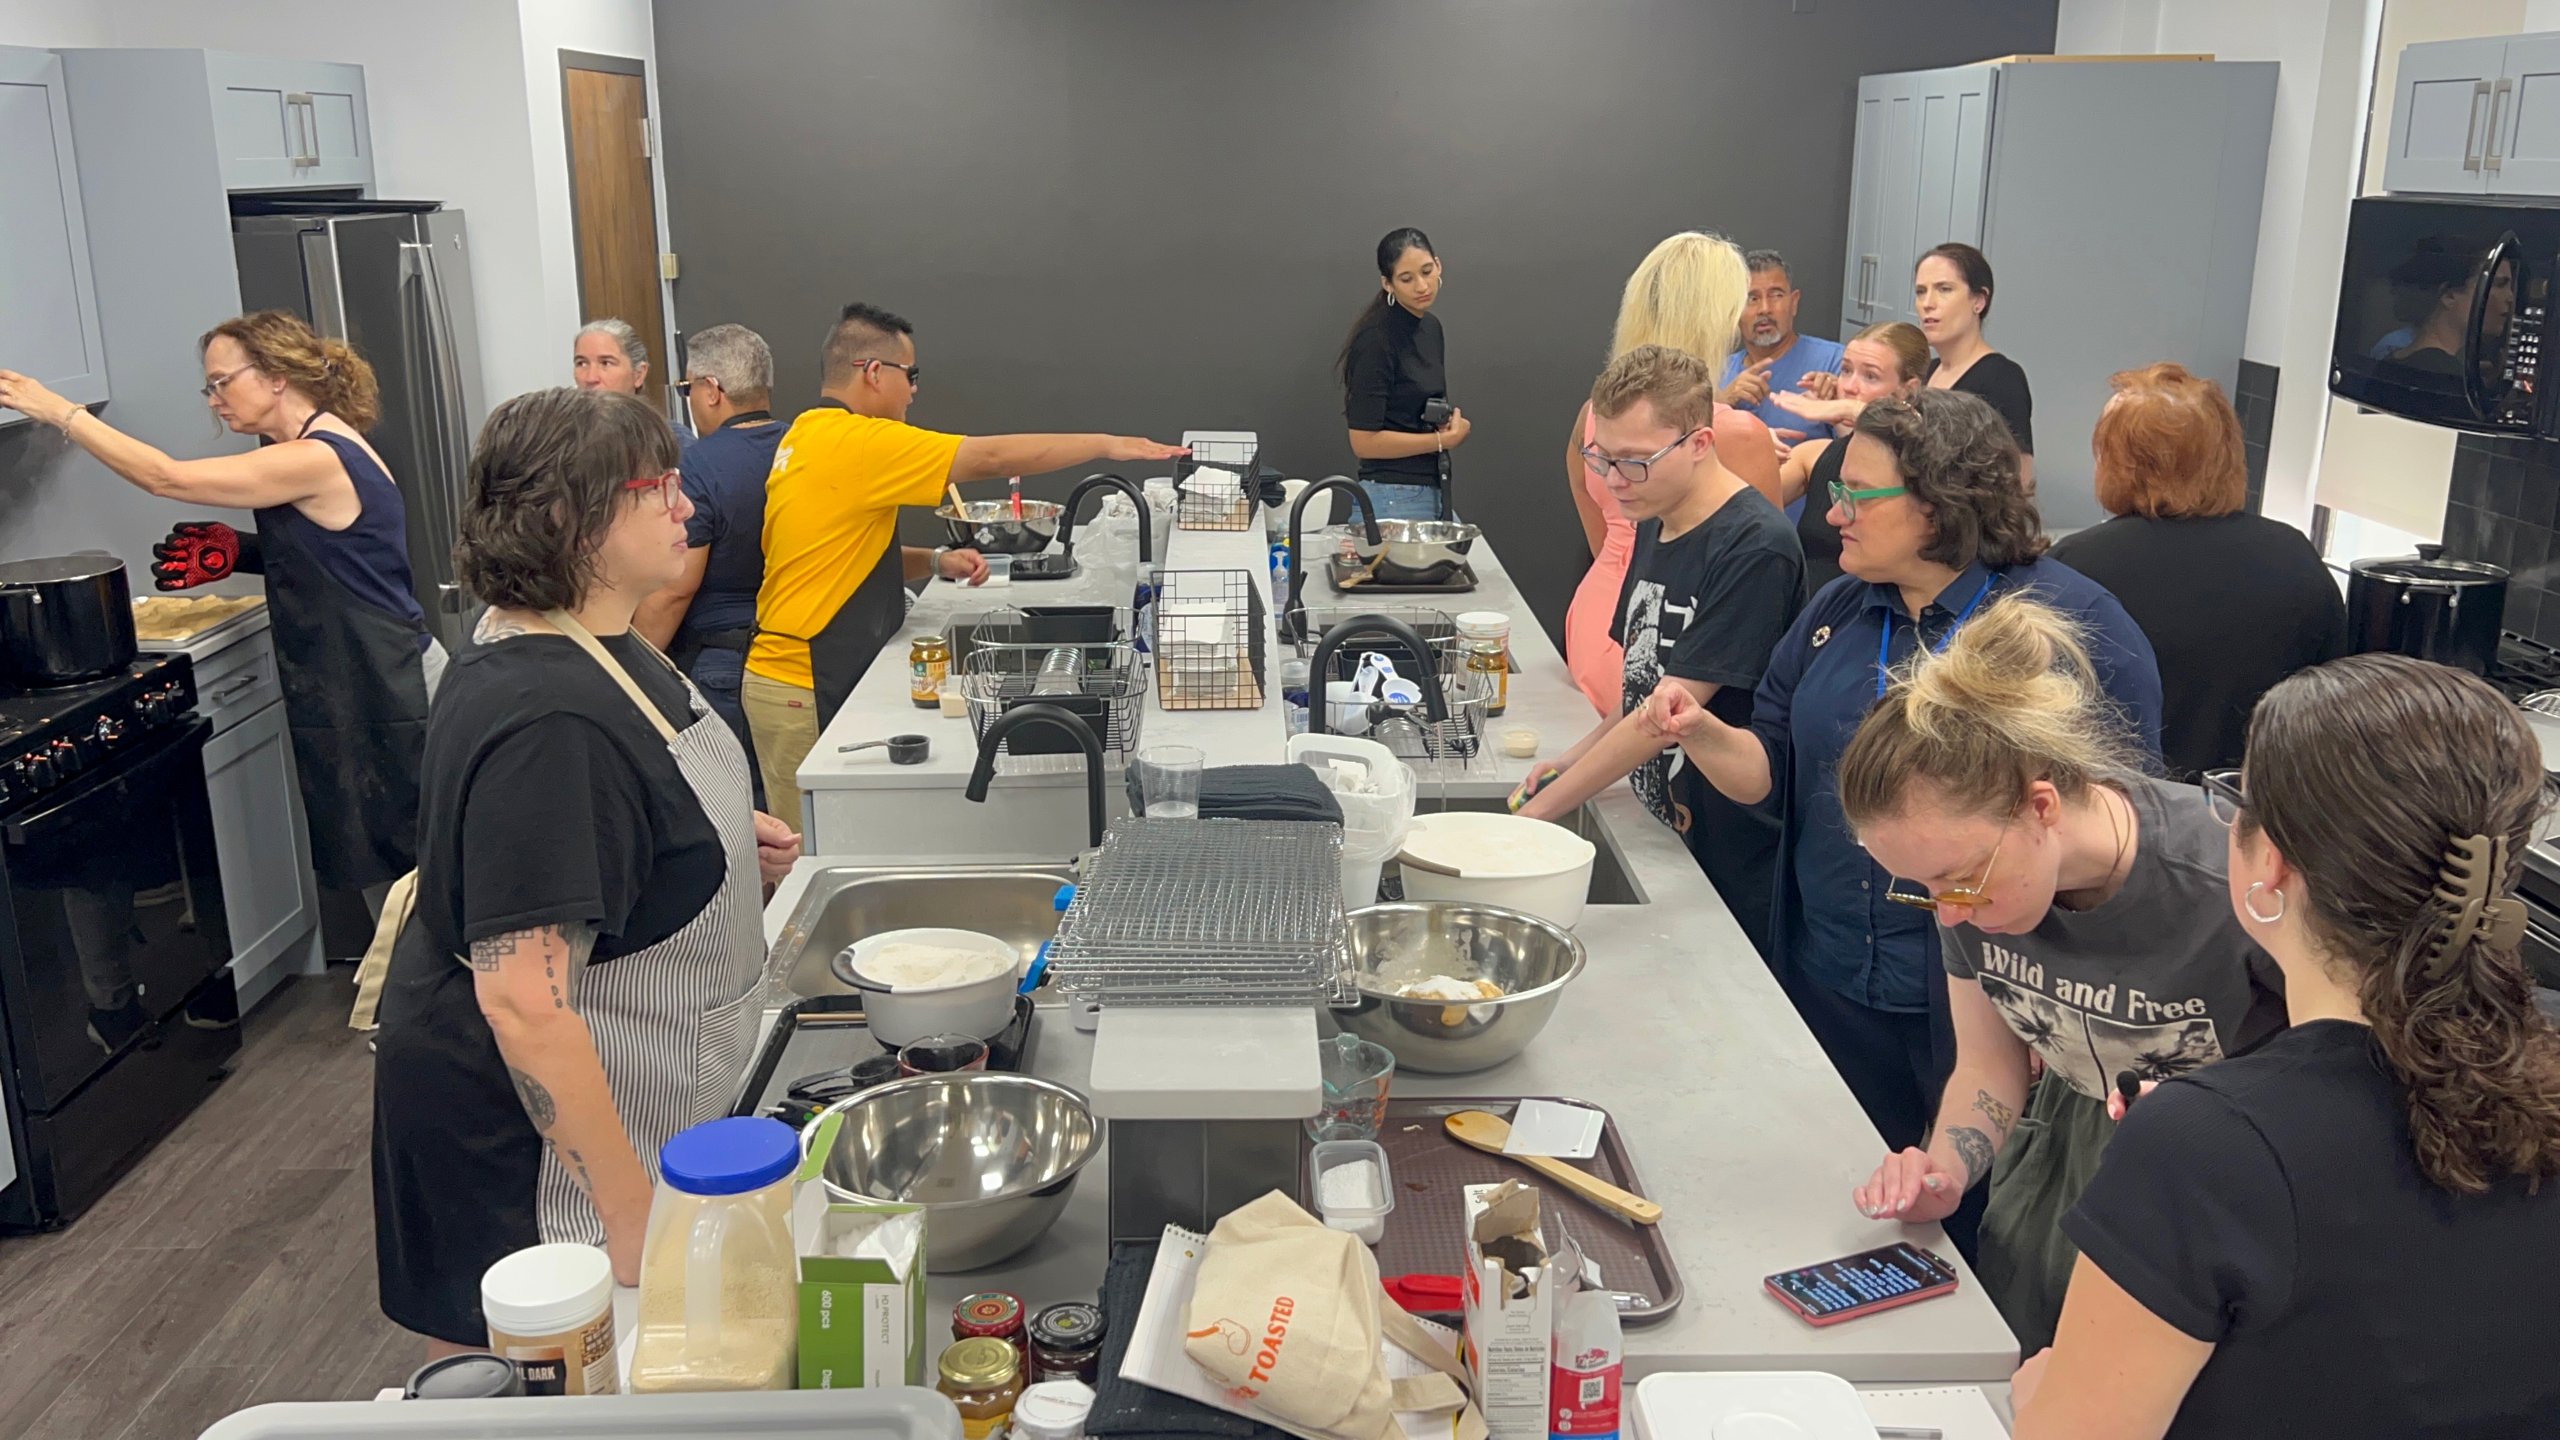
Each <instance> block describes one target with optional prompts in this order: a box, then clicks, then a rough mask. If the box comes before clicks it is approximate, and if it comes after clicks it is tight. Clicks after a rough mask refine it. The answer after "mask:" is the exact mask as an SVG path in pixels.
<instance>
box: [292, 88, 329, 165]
mask: <svg viewBox="0 0 2560 1440" xmlns="http://www.w3.org/2000/svg"><path fill="white" fill-rule="evenodd" d="M284 104H285V108H286V109H287V110H290V111H292V112H293V147H294V148H293V165H294V168H295V169H297V170H301V169H308V168H309V167H311V166H314V165H317V164H319V163H320V156H319V153H318V152H319V149H320V142H319V130H320V109H319V107H318V106H316V105H314V104H313V103H312V101H311V97H310V96H308V95H287V96H285V97H284Z"/></svg>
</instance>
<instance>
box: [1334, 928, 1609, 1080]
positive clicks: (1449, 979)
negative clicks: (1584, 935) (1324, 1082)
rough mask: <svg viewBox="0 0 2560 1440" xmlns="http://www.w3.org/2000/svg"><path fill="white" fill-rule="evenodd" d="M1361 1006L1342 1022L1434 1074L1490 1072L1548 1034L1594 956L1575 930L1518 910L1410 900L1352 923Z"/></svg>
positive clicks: (1401, 1064) (1404, 1062)
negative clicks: (1568, 990)
mask: <svg viewBox="0 0 2560 1440" xmlns="http://www.w3.org/2000/svg"><path fill="white" fill-rule="evenodd" d="M1349 930H1350V941H1351V969H1352V978H1353V980H1354V982H1355V983H1356V984H1357V985H1358V987H1359V991H1360V999H1359V1001H1358V1003H1356V1004H1354V1005H1352V1006H1351V1007H1350V1008H1348V1009H1337V1010H1335V1011H1334V1012H1333V1018H1334V1022H1335V1023H1336V1024H1338V1025H1340V1026H1341V1027H1342V1028H1343V1029H1345V1030H1348V1031H1350V1032H1351V1033H1352V1034H1355V1035H1357V1036H1359V1037H1360V1038H1361V1039H1363V1040H1370V1041H1375V1042H1376V1043H1378V1044H1380V1045H1383V1046H1385V1047H1386V1048H1387V1049H1388V1050H1390V1051H1393V1052H1394V1054H1395V1057H1396V1065H1397V1067H1398V1068H1399V1069H1404V1070H1412V1071H1417V1072H1420V1073H1423V1074H1429V1075H1463V1074H1467V1073H1469V1072H1471V1071H1476V1070H1489V1069H1491V1068H1493V1067H1494V1066H1496V1065H1499V1064H1501V1063H1502V1062H1503V1061H1505V1060H1508V1059H1510V1058H1511V1057H1512V1056H1514V1055H1517V1054H1519V1053H1520V1052H1521V1051H1523V1050H1525V1049H1527V1048H1529V1042H1530V1041H1532V1040H1535V1039H1536V1038H1537V1037H1538V1032H1539V1031H1540V1030H1543V1029H1545V1028H1546V1024H1547V1019H1548V1017H1549V1016H1551V1015H1553V1014H1554V1013H1555V1008H1556V1002H1557V1001H1558V1000H1559V999H1561V998H1562V997H1563V995H1564V991H1565V987H1566V986H1568V985H1571V984H1572V983H1573V981H1574V978H1575V977H1576V976H1578V975H1580V974H1581V973H1582V970H1583V966H1584V965H1585V964H1586V963H1588V955H1587V954H1586V952H1585V951H1584V949H1583V945H1582V942H1581V941H1580V940H1579V939H1577V938H1575V936H1574V933H1573V932H1572V931H1570V930H1567V929H1565V928H1564V927H1563V926H1561V925H1557V924H1555V923H1553V922H1552V921H1547V920H1541V919H1539V918H1538V917H1537V916H1535V915H1528V914H1524V913H1522V912H1520V911H1518V910H1505V909H1502V908H1500V907H1499V906H1493V905H1478V904H1473V903H1470V902H1466V901H1456V900H1425V901H1410V900H1409V901H1403V902H1400V903H1396V904H1389V905H1372V906H1369V907H1368V908H1366V909H1363V910H1354V911H1352V912H1351V915H1350V917H1349Z"/></svg>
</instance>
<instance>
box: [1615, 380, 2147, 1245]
mask: <svg viewBox="0 0 2560 1440" xmlns="http://www.w3.org/2000/svg"><path fill="white" fill-rule="evenodd" d="M1845 443H1846V446H1847V450H1846V453H1845V456H1844V458H1843V460H1842V462H1841V478H1840V480H1839V481H1838V482H1836V483H1835V484H1834V485H1833V486H1832V487H1831V492H1830V499H1831V522H1832V524H1834V525H1836V526H1838V527H1839V530H1840V541H1841V551H1840V560H1841V566H1842V568H1843V569H1844V570H1845V571H1846V572H1847V573H1846V574H1843V575H1842V576H1841V577H1840V578H1839V579H1837V580H1834V581H1832V582H1831V583H1830V584H1829V585H1827V586H1824V587H1823V589H1822V591H1821V593H1819V594H1817V595H1815V596H1814V597H1813V599H1812V600H1811V601H1810V602H1809V603H1807V604H1806V606H1805V608H1804V610H1803V611H1802V613H1800V614H1798V615H1797V616H1796V621H1795V625H1794V626H1793V627H1792V628H1791V629H1790V630H1789V631H1788V632H1787V637H1786V639H1784V640H1782V641H1780V642H1779V644H1778V649H1777V652H1776V653H1775V654H1773V655H1771V656H1770V657H1769V668H1768V670H1767V672H1766V673H1765V674H1764V675H1763V676H1762V678H1761V681H1760V688H1759V691H1758V692H1757V693H1756V694H1755V695H1754V697H1753V699H1752V706H1751V723H1750V725H1749V726H1748V727H1747V728H1743V727H1736V726H1732V725H1728V724H1726V723H1725V722H1724V721H1722V720H1719V719H1717V718H1716V717H1715V716H1714V715H1712V714H1709V713H1708V712H1707V711H1706V710H1705V709H1703V708H1701V707H1700V706H1699V705H1698V704H1697V703H1696V701H1695V699H1694V698H1690V697H1686V695H1685V692H1683V693H1679V694H1675V693H1673V692H1675V691H1680V690H1681V687H1679V686H1665V687H1664V688H1663V689H1662V690H1661V691H1657V692H1656V693H1655V695H1654V697H1653V699H1652V700H1650V701H1648V702H1647V704H1646V708H1645V710H1644V711H1643V713H1644V714H1645V715H1646V716H1647V719H1648V723H1649V724H1650V725H1651V726H1652V727H1653V729H1654V731H1655V733H1657V734H1659V735H1661V736H1662V737H1663V738H1664V739H1666V740H1676V741H1678V742H1679V744H1680V746H1681V748H1682V749H1683V750H1685V751H1686V752H1687V754H1688V756H1689V759H1690V760H1691V762H1692V763H1694V764H1695V765H1696V766H1697V767H1698V770H1699V772H1700V773H1701V774H1702V775H1704V776H1705V777H1706V778H1707V780H1708V781H1709V782H1710V783H1712V784H1713V785H1714V786H1715V787H1716V788H1717V789H1718V790H1721V791H1723V792H1724V794H1725V795H1726V796H1728V797H1729V798H1731V799H1733V800H1736V801H1738V802H1740V803H1742V804H1745V805H1755V804H1759V803H1761V802H1762V801H1764V800H1768V801H1772V803H1774V804H1776V805H1777V806H1778V807H1779V809H1780V814H1781V816H1782V818H1783V825H1784V830H1783V834H1782V838H1781V840H1780V847H1781V848H1780V850H1779V863H1778V894H1777V902H1776V910H1775V915H1774V922H1773V925H1772V929H1773V931H1774V932H1775V933H1774V935H1773V937H1772V940H1773V943H1772V947H1771V953H1770V957H1769V958H1770V963H1771V965H1772V967H1773V968H1775V969H1776V971H1777V972H1778V979H1779V982H1780V983H1781V984H1783V985H1784V986H1786V988H1787V993H1788V996H1789V998H1791V999H1793V1000H1794V1001H1795V1005H1796V1010H1797V1013H1798V1014H1800V1015H1802V1016H1803V1017H1804V1022H1805V1025H1806V1027H1807V1028H1808V1029H1810V1030H1812V1031H1813V1034H1814V1038H1815V1039H1817V1040H1819V1041H1820V1042H1821V1043H1822V1047H1823V1050H1824V1052H1825V1053H1826V1054H1828V1055H1829V1056H1830V1058H1831V1063H1832V1065H1833V1066H1834V1067H1836V1068H1837V1069H1838V1070H1839V1072H1840V1078H1841V1079H1842V1080H1844V1081H1846V1082H1847V1083H1848V1086H1849V1090H1850V1093H1852V1094H1854V1095H1855V1096H1857V1098H1858V1103H1859V1104H1860V1105H1862V1106H1864V1107H1865V1109H1866V1112H1867V1116H1868V1118H1869V1119H1870V1120H1872V1121H1874V1122H1875V1127H1876V1129H1877V1130H1878V1131H1879V1132H1881V1133H1882V1134H1883V1136H1884V1140H1885V1144H1886V1147H1887V1148H1888V1149H1890V1150H1894V1151H1900V1150H1904V1149H1909V1148H1913V1147H1916V1146H1919V1145H1921V1144H1922V1137H1923V1136H1924V1135H1925V1134H1926V1133H1927V1132H1928V1130H1929V1126H1930V1121H1931V1117H1932V1115H1933V1113H1934V1112H1935V1110H1936V1109H1937V1101H1938V1093H1939V1089H1940V1087H1941V1085H1942V1084H1943V1082H1944V1081H1945V1079H1946V1077H1947V1074H1948V1071H1949V1069H1950V1067H1951V1066H1952V1065H1953V1063H1954V1039H1953V1031H1952V1028H1951V1027H1950V1025H1949V1023H1948V1022H1947V1020H1946V1016H1947V982H1946V970H1945V967H1944V966H1943V965H1941V964H1940V963H1939V956H1938V940H1937V936H1936V935H1935V934H1934V933H1933V931H1934V926H1933V924H1932V922H1931V920H1930V917H1929V913H1928V912H1927V911H1925V910H1919V909H1914V908H1912V907H1909V906H1906V905H1896V904H1894V903H1892V902H1891V901H1889V900H1887V899H1886V898H1885V897H1886V894H1887V893H1888V891H1889V890H1890V889H1891V886H1892V880H1893V877H1892V876H1891V875H1890V874H1888V873H1887V872H1886V871H1885V870H1884V869H1883V868H1881V867H1880V866H1878V865H1877V864H1876V862H1875V860H1874V859H1873V858H1871V857H1870V856H1869V855H1868V854H1867V852H1866V850H1865V849H1864V848H1862V847H1861V846H1860V845H1859V844H1858V837H1857V836H1856V835H1855V834H1854V833H1852V832H1851V830H1850V828H1849V824H1848V821H1847V819H1846V818H1845V817H1844V816H1843V815H1842V814H1841V810H1840V795H1839V791H1838V789H1837V788H1836V787H1837V769H1838V765H1839V761H1840V756H1841V752H1842V751H1843V750H1845V749H1846V748H1847V747H1848V744H1849V737H1850V736H1851V735H1853V734H1854V733H1856V731H1857V728H1858V724H1859V722H1860V721H1861V720H1863V719H1864V718H1865V717H1866V714H1867V711H1868V710H1869V709H1870V708H1872V707H1873V706H1874V705H1875V703H1876V702H1877V701H1878V700H1880V699H1882V698H1884V695H1885V692H1886V690H1887V688H1888V686H1889V683H1890V680H1889V676H1890V672H1891V670H1892V669H1893V667H1895V666H1898V665H1900V664H1903V663H1904V662H1906V661H1908V660H1909V659H1910V658H1911V657H1912V656H1913V655H1914V654H1916V653H1918V652H1919V651H1920V650H1921V649H1923V648H1924V647H1925V648H1927V649H1931V650H1939V649H1944V648H1945V647H1946V644H1947V641H1948V640H1949V639H1950V638H1951V637H1952V636H1953V635H1954V634H1955V633H1956V631H1957V629H1958V627H1960V626H1962V625H1963V624H1964V623H1965V621H1967V620H1969V619H1971V618H1972V617H1973V616H1974V615H1976V614H1977V613H1979V612H1980V611H1981V609H1982V607H1983V606H1984V605H1986V604H1988V603H1990V602H1991V601H1992V600H1994V599H1998V598H2001V597H2004V596H2013V595H2028V594H2031V595H2034V596H2035V597H2036V598H2038V599H2039V600H2041V601H2042V602H2043V603H2045V604H2046V605H2049V606H2051V607H2053V608H2054V609H2056V610H2059V611H2061V612H2062V613H2063V614H2065V615H2068V616H2070V617H2071V618H2072V619H2073V620H2075V621H2077V622H2078V623H2079V625H2080V626H2081V627H2082V630H2083V632H2084V633H2085V635H2086V636H2087V645H2088V650H2089V658H2090V661H2091V665H2092V669H2093V673H2094V674H2095V675H2096V677H2097V680H2098V683H2099V686H2100V688H2101V689H2103V690H2104V691H2105V692H2106V695H2107V697H2108V698H2109V700H2111V701H2112V702H2113V703H2114V704H2115V705H2116V706H2118V707H2120V708H2121V709H2122V710H2123V712H2124V716H2125V719H2126V722H2127V725H2128V728H2129V729H2130V731H2131V733H2132V734H2133V736H2134V737H2135V741H2134V743H2135V745H2136V747H2137V749H2138V751H2139V753H2140V754H2141V755H2142V756H2143V757H2144V758H2145V759H2146V760H2149V759H2151V758H2152V757H2156V756H2157V754H2158V753H2159V748H2160V675H2159V671H2158V669H2157V668H2156V667H2155V665H2154V663H2153V660H2152V657H2151V644H2150V642H2149V641H2147V640H2145V639H2144V638H2143V637H2142V631H2141V629H2140V628H2139V627H2137V626H2136V625H2135V624H2134V623H2133V620H2132V618H2131V617H2130V616H2128V615H2126V614H2125V612H2124V607H2122V606H2120V605H2118V604H2117V603H2116V602H2115V599H2114V598H2113V597H2112V596H2110V595H2108V594H2107V592H2106V591H2104V590H2102V589H2100V588H2099V587H2098V586H2097V585H2096V584H2095V583H2093V582H2092V581H2090V580H2089V579H2088V578H2086V577H2085V576H2082V575H2080V574H2079V573H2077V572H2076V571H2073V570H2071V569H2068V568H2066V567H2064V566H2061V565H2057V564H2055V563H2053V562H2052V561H2050V560H2047V559H2044V558H2043V556H2044V549H2045V540H2044V525H2043V521H2042V520H2041V519H2040V518H2039V517H2038V516H2037V514H2036V507H2035V502H2034V501H2033V500H2031V499H2029V498H2028V497H2027V495H2026V492H2025V491H2024V490H2023V489H2022V488H2021V487H2020V485H2019V481H2018V447H2017V444H2016V442H2015V441H2013V440H2011V439H2010V437H2009V428H2008V426H2007V425H2006V424H2005V423H2004V422H2003V421H2002V420H2001V419H2000V417H1999V415H1998V414H1996V413H1994V412H1993V410H1992V409H1991V407H1990V406H1988V405H1986V404H1984V403H1983V402H1982V401H1981V400H1979V399H1977V398H1975V397H1974V396H1971V395H1966V394H1963V393H1960V392H1957V391H1950V390H1922V391H1921V392H1919V393H1918V394H1916V395H1913V396H1912V397H1910V398H1909V399H1907V400H1883V401H1878V402H1876V403H1874V404H1871V405H1869V406H1868V407H1867V408H1866V409H1865V410H1864V411H1863V412H1862V413H1861V414H1860V415H1859V416H1858V423H1857V428H1856V430H1855V431H1853V432H1852V433H1851V435H1850V436H1849V438H1848V440H1847V441H1846V442H1845ZM1773 797H1774V799H1773ZM1951 1229H1952V1233H1954V1234H1955V1236H1956V1240H1957V1244H1958V1246H1959V1248H1967V1247H1969V1245H1970V1237H1969V1236H1968V1235H1966V1234H1965V1233H1964V1232H1963V1231H1962V1230H1961V1229H1960V1228H1953V1227H1951Z"/></svg>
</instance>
